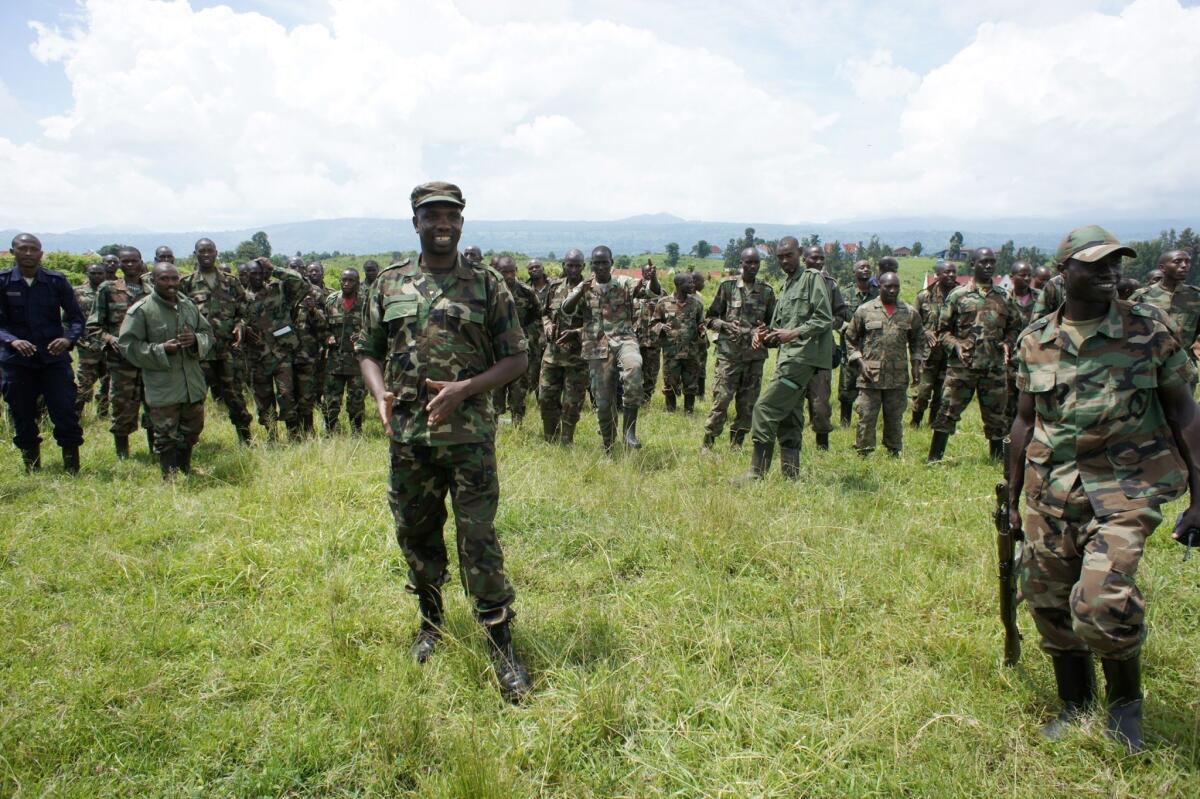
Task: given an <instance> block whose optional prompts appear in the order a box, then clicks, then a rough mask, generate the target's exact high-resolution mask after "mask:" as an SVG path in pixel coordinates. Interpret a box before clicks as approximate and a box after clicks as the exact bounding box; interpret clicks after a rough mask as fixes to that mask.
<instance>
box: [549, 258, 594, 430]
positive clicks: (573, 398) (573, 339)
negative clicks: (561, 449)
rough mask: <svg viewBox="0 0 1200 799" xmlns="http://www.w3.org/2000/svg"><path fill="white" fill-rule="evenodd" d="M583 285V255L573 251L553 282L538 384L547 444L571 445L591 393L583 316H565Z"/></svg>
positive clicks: (564, 260) (578, 314)
mask: <svg viewBox="0 0 1200 799" xmlns="http://www.w3.org/2000/svg"><path fill="white" fill-rule="evenodd" d="M581 282H583V253H582V252H580V251H579V250H570V251H569V252H567V254H566V257H564V258H563V276H562V277H561V278H559V279H557V280H552V281H550V289H549V292H548V294H547V296H546V308H545V316H544V317H543V318H542V322H543V325H542V329H543V331H545V334H546V338H545V341H546V352H545V354H544V355H542V375H541V382H540V383H539V384H538V407H539V408H540V409H541V412H542V429H543V431H544V433H545V436H546V441H548V442H550V443H561V444H568V445H569V444H571V443H572V442H573V441H574V440H575V425H576V424H578V423H579V414H580V411H581V410H582V408H583V397H584V395H585V394H586V393H587V386H588V363H587V361H585V360H584V359H583V356H582V354H581V352H582V346H581V339H582V334H583V330H582V328H583V314H582V313H578V312H576V313H574V314H569V313H565V312H564V311H563V309H562V304H563V301H564V300H566V298H567V297H568V296H569V295H570V293H571V290H572V289H574V288H575V287H576V286H578V285H579V284H580V283H581Z"/></svg>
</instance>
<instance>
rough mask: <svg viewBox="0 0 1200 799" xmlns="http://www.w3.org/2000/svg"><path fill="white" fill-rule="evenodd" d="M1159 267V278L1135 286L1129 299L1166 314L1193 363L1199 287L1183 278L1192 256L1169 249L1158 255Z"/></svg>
mask: <svg viewBox="0 0 1200 799" xmlns="http://www.w3.org/2000/svg"><path fill="white" fill-rule="evenodd" d="M1158 269H1159V270H1161V271H1162V274H1163V276H1162V280H1160V281H1158V282H1157V283H1154V284H1152V285H1149V286H1146V287H1145V288H1143V289H1138V290H1137V291H1135V292H1134V293H1133V295H1132V296H1130V298H1129V299H1130V300H1132V301H1133V302H1145V303H1149V304H1150V305H1153V306H1154V307H1155V308H1157V309H1158V310H1160V311H1162V312H1163V313H1165V314H1166V315H1167V318H1168V319H1170V320H1171V324H1172V325H1174V326H1175V334H1176V335H1177V336H1179V342H1180V343H1181V344H1183V348H1184V350H1186V351H1187V354H1188V357H1190V358H1191V359H1192V365H1193V366H1194V365H1195V364H1196V350H1197V347H1200V344H1198V343H1197V342H1198V341H1200V288H1196V287H1195V286H1191V285H1188V284H1187V283H1186V282H1184V281H1186V280H1187V278H1188V273H1189V272H1191V271H1192V256H1191V255H1190V254H1188V252H1187V251H1186V250H1169V251H1168V252H1164V253H1163V254H1162V255H1160V256H1159V257H1158ZM1195 389H1196V386H1195V383H1193V384H1192V391H1193V392H1195Z"/></svg>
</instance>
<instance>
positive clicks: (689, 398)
mask: <svg viewBox="0 0 1200 799" xmlns="http://www.w3.org/2000/svg"><path fill="white" fill-rule="evenodd" d="M683 412H684V413H685V414H687V415H688V416H691V415H692V414H693V413H695V412H696V395H695V394H684V395H683Z"/></svg>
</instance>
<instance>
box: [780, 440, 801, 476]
mask: <svg viewBox="0 0 1200 799" xmlns="http://www.w3.org/2000/svg"><path fill="white" fill-rule="evenodd" d="M779 471H780V472H782V473H783V476H784V477H785V478H786V479H788V480H796V479H798V478H799V477H800V448H799V447H781V448H780V449H779Z"/></svg>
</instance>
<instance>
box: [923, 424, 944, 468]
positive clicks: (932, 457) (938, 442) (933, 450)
mask: <svg viewBox="0 0 1200 799" xmlns="http://www.w3.org/2000/svg"><path fill="white" fill-rule="evenodd" d="M949 441H950V434H949V433H943V432H942V431H940V430H935V431H934V433H933V440H932V441H930V442H929V457H928V458H926V459H925V463H926V464H930V463H937V462H938V461H940V460H941V459H942V458H944V457H945V456H946V444H947V443H949Z"/></svg>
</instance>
